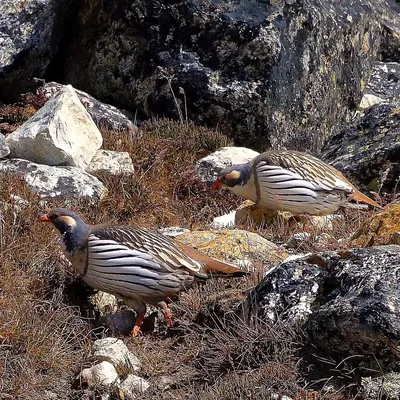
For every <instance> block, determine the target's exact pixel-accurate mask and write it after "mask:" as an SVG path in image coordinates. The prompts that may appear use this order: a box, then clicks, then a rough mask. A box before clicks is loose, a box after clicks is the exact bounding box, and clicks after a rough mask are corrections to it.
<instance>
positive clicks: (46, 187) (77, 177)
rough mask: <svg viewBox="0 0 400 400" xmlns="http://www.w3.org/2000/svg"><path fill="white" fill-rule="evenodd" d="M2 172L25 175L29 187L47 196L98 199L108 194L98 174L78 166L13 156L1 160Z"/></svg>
mask: <svg viewBox="0 0 400 400" xmlns="http://www.w3.org/2000/svg"><path fill="white" fill-rule="evenodd" d="M1 173H11V174H14V175H15V177H16V178H17V177H23V179H24V180H25V182H26V184H27V185H28V187H30V188H31V189H32V191H34V192H36V193H37V194H39V195H40V196H41V197H43V198H49V199H57V200H64V201H65V200H67V201H68V200H73V199H84V200H87V201H88V202H89V203H97V202H98V201H100V200H101V199H102V198H103V197H104V196H105V195H106V194H107V189H106V188H105V187H104V185H103V184H102V183H101V182H100V181H99V180H98V179H97V178H95V177H94V176H92V175H90V174H88V173H87V172H85V171H82V170H81V169H79V168H75V167H50V166H48V165H42V164H35V163H32V162H30V161H27V160H21V159H17V158H13V159H5V160H0V174H1Z"/></svg>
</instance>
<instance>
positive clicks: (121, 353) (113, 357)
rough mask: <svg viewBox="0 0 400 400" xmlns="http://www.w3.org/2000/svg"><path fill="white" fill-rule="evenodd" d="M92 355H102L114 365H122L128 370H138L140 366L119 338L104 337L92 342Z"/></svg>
mask: <svg viewBox="0 0 400 400" xmlns="http://www.w3.org/2000/svg"><path fill="white" fill-rule="evenodd" d="M93 355H94V356H96V357H104V358H107V359H108V360H109V361H111V362H112V363H113V364H114V365H115V366H118V365H120V366H123V367H125V368H127V369H129V370H130V371H138V370H139V369H140V366H141V362H140V360H139V359H138V358H137V357H136V356H135V355H133V354H132V353H131V352H130V351H129V350H128V348H127V347H126V345H125V343H124V342H123V341H122V340H121V339H115V338H105V339H99V340H96V341H95V342H94V343H93Z"/></svg>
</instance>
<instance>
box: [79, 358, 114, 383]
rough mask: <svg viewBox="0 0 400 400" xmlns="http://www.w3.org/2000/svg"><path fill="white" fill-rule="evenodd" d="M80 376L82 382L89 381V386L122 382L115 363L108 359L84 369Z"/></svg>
mask: <svg viewBox="0 0 400 400" xmlns="http://www.w3.org/2000/svg"><path fill="white" fill-rule="evenodd" d="M80 378H81V380H82V382H85V383H87V384H88V385H89V386H96V385H101V386H111V385H114V384H118V383H119V382H120V379H119V376H118V373H117V371H116V369H115V367H114V365H112V364H111V363H109V362H108V361H103V362H101V363H100V364H96V365H94V366H93V367H90V368H85V369H83V370H82V372H81V374H80Z"/></svg>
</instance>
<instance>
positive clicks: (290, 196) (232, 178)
mask: <svg viewBox="0 0 400 400" xmlns="http://www.w3.org/2000/svg"><path fill="white" fill-rule="evenodd" d="M222 187H224V188H227V189H229V190H230V191H232V192H233V193H235V194H236V195H238V196H240V197H243V198H245V199H248V200H251V201H253V202H254V203H256V204H257V205H258V206H260V207H262V208H266V209H268V210H271V211H289V212H290V213H292V214H293V215H298V214H309V215H326V214H331V213H334V212H335V211H337V210H338V209H339V208H340V207H341V206H344V205H345V204H346V202H347V201H349V200H355V201H360V202H364V203H366V204H369V205H370V206H373V207H376V208H382V207H381V206H380V205H379V204H378V203H376V202H375V201H374V200H372V199H370V198H369V197H367V196H365V195H364V194H362V193H361V192H360V191H359V190H358V189H357V188H356V187H355V186H354V185H353V184H352V183H350V182H349V181H348V180H347V179H346V178H345V176H344V175H343V174H342V173H341V172H339V171H338V170H337V169H336V168H334V167H333V166H331V165H329V164H326V163H325V162H323V161H322V160H320V159H318V158H317V157H314V156H312V155H310V154H308V153H305V152H300V151H295V150H269V151H266V152H264V153H262V154H260V155H258V156H257V157H255V158H254V159H253V160H251V161H249V162H248V163H245V164H237V165H231V166H229V167H227V168H225V169H223V170H221V171H220V172H219V174H218V176H217V179H216V180H215V181H214V182H213V184H212V188H213V189H219V188H222Z"/></svg>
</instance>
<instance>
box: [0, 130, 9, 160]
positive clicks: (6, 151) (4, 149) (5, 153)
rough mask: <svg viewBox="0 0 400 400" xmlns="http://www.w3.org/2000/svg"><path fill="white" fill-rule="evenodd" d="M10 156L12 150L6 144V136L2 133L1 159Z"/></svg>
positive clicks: (0, 136)
mask: <svg viewBox="0 0 400 400" xmlns="http://www.w3.org/2000/svg"><path fill="white" fill-rule="evenodd" d="M9 154H10V148H9V147H8V145H7V143H6V139H5V137H4V135H2V134H1V133H0V158H4V157H7V156H8V155H9Z"/></svg>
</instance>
